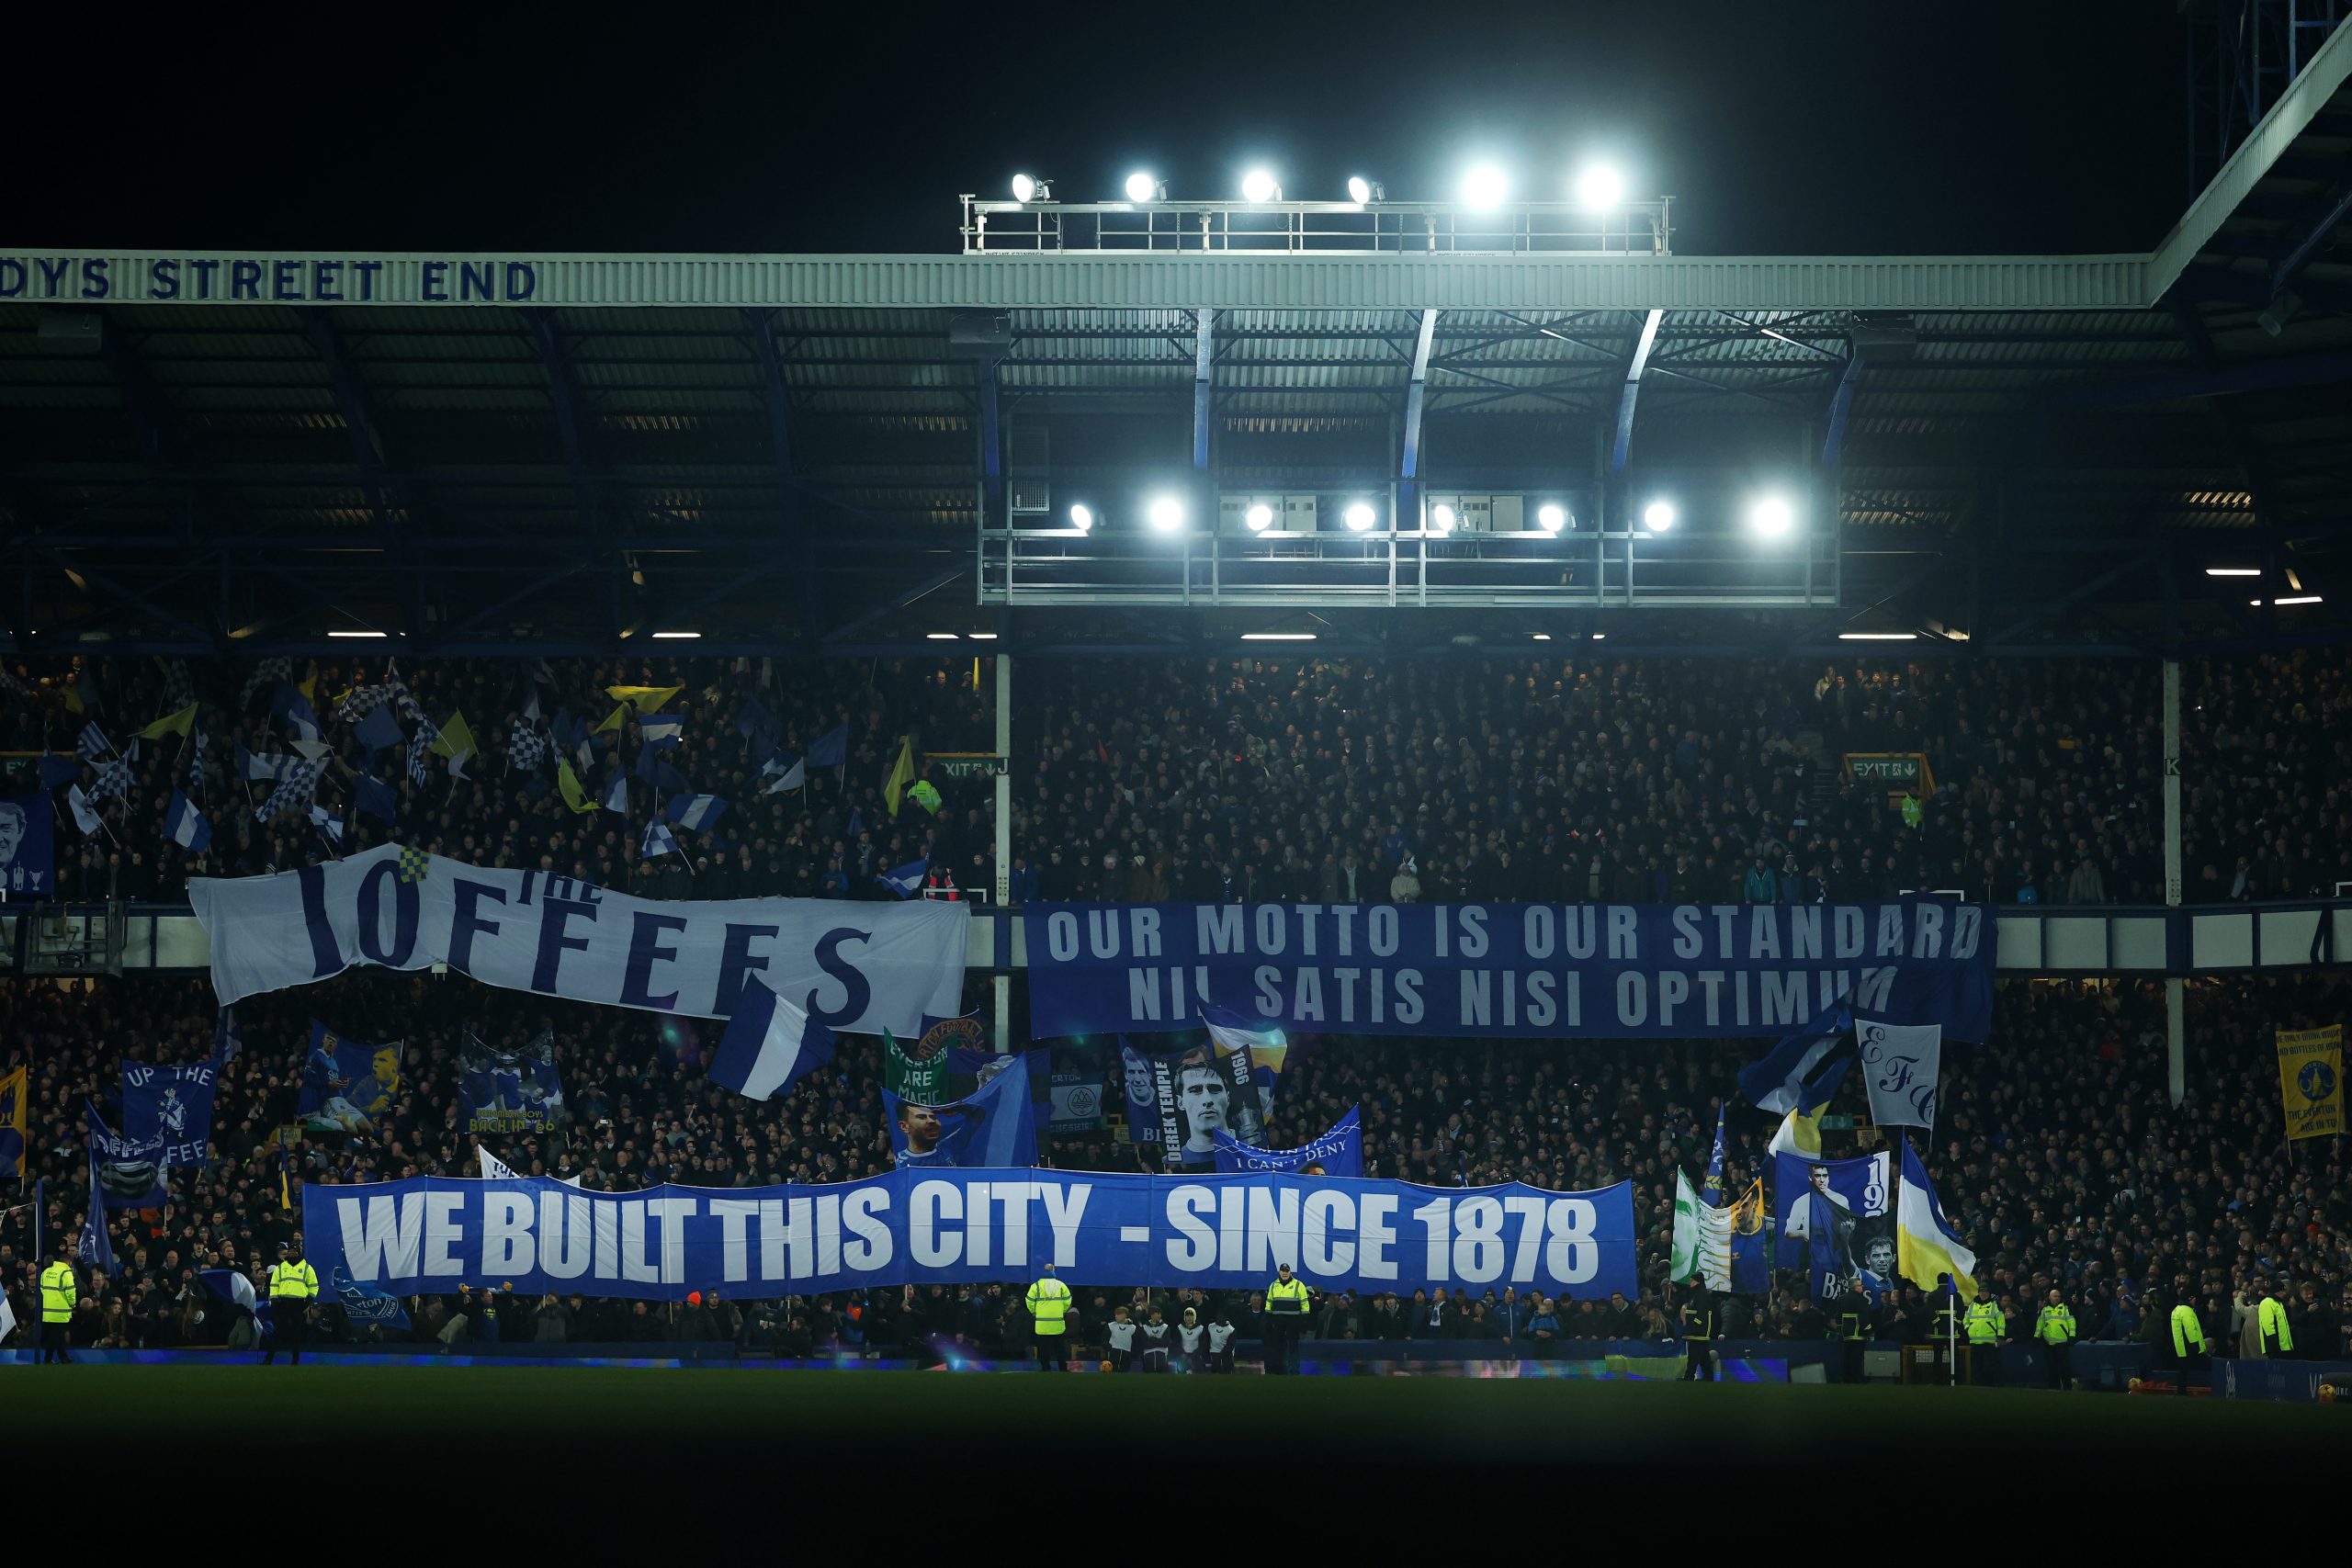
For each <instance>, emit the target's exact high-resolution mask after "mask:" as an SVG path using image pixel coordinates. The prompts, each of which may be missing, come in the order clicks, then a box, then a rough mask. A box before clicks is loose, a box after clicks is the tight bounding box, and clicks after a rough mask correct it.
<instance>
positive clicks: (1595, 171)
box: [1577, 164, 1625, 212]
mask: <svg viewBox="0 0 2352 1568" xmlns="http://www.w3.org/2000/svg"><path fill="white" fill-rule="evenodd" d="M1624 199H1625V180H1624V176H1623V175H1620V174H1619V173H1618V172H1617V171H1616V170H1614V169H1612V168H1611V167H1610V166H1609V165H1608V164H1587V165H1586V166H1585V170H1584V172H1583V173H1582V174H1580V175H1577V200H1578V201H1580V202H1582V203H1583V204H1584V205H1585V207H1586V208H1588V209H1590V210H1591V211H1594V212H1607V211H1609V210H1611V209H1613V208H1615V207H1616V206H1617V205H1618V203H1620V202H1622V201H1623V200H1624Z"/></svg>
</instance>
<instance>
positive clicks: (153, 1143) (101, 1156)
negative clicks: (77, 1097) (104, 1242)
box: [83, 1102, 170, 1209]
mask: <svg viewBox="0 0 2352 1568" xmlns="http://www.w3.org/2000/svg"><path fill="white" fill-rule="evenodd" d="M83 1110H84V1111H85V1112H86V1113H87V1114H88V1118H89V1120H88V1122H87V1124H86V1127H85V1131H86V1132H87V1134H88V1136H89V1142H90V1168H91V1169H92V1170H93V1171H94V1172H96V1190H97V1191H98V1192H99V1194H100V1195H102V1196H103V1197H104V1198H105V1200H106V1205H107V1208H109V1209H160V1208H162V1207H163V1206H164V1203H166V1202H167V1201H170V1200H169V1195H168V1193H167V1192H166V1191H165V1189H164V1163H163V1154H164V1144H163V1140H162V1139H161V1138H160V1137H156V1138H151V1139H149V1140H147V1141H145V1142H134V1141H132V1140H131V1139H130V1138H125V1137H120V1136H118V1135H117V1134H116V1133H115V1131H114V1129H112V1128H111V1127H108V1126H107V1124H106V1122H104V1121H103V1120H102V1119H101V1118H100V1117H99V1115H98V1108H97V1107H96V1106H95V1105H91V1104H88V1103H87V1102H85V1104H84V1105H83Z"/></svg>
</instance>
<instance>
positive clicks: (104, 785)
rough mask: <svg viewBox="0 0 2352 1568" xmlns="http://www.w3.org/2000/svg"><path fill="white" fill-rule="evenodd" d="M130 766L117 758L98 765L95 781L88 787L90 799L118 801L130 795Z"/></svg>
mask: <svg viewBox="0 0 2352 1568" xmlns="http://www.w3.org/2000/svg"><path fill="white" fill-rule="evenodd" d="M130 785H131V778H130V763H129V762H126V761H123V760H122V759H121V758H119V757H116V758H112V759H110V760H108V761H104V762H100V763H99V764H98V776H97V780H96V783H94V784H91V785H90V798H91V799H92V800H119V799H121V798H122V797H123V796H124V795H129V794H130ZM44 798H45V797H44Z"/></svg>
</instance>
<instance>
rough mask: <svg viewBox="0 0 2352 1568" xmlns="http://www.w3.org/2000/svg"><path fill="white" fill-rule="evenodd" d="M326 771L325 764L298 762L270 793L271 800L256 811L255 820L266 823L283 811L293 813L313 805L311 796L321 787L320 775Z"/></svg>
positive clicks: (307, 761) (304, 760) (302, 760)
mask: <svg viewBox="0 0 2352 1568" xmlns="http://www.w3.org/2000/svg"><path fill="white" fill-rule="evenodd" d="M325 769H326V764H324V763H323V762H314V761H309V760H307V759H301V760H297V761H296V762H295V763H294V765H293V766H292V767H291V768H288V770H287V771H286V776H285V777H284V778H283V779H281V780H279V781H278V784H277V788H276V789H274V790H271V791H270V792H269V798H268V799H267V800H265V801H263V802H262V803H261V805H260V806H258V807H254V820H255V821H256V822H266V821H268V820H269V819H270V818H273V817H275V816H277V814H278V813H279V812H281V811H292V810H295V809H297V808H298V807H307V806H309V805H310V804H311V795H312V794H313V793H315V792H316V791H317V789H318V787H319V774H320V773H323V772H324V771H325Z"/></svg>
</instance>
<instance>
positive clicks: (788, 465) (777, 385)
mask: <svg viewBox="0 0 2352 1568" xmlns="http://www.w3.org/2000/svg"><path fill="white" fill-rule="evenodd" d="M776 315H777V312H775V311H774V310H746V311H744V312H743V320H744V321H745V322H747V323H748V324H749V325H750V327H751V329H752V354H753V355H754V356H755V357H756V358H757V359H758V360H759V362H760V388H761V393H762V396H763V399H764V400H765V401H766V404H767V411H768V463H769V466H770V467H771V468H774V469H775V481H776V490H777V499H778V502H780V504H781V505H782V506H783V508H784V531H785V535H786V537H787V538H789V539H790V540H791V541H792V542H793V544H794V545H795V547H796V550H795V554H796V555H797V558H798V560H799V564H800V640H801V641H802V642H803V643H804V644H806V645H807V646H808V647H809V649H810V650H811V651H812V652H813V651H814V650H815V649H816V646H817V637H818V633H819V629H820V627H819V618H820V598H819V595H818V592H817V574H816V572H815V571H814V570H809V569H811V568H813V567H814V566H815V565H816V564H817V550H816V541H815V539H814V537H813V536H812V535H811V532H810V529H809V508H808V506H807V504H806V502H805V500H804V498H803V497H802V495H801V493H800V489H799V486H798V484H797V482H796V481H795V480H794V479H793V477H792V399H791V395H790V389H789V387H788V385H787V384H786V381H785V378H784V350H783V348H782V347H781V346H780V345H779V344H777V343H776V340H775V321H776ZM696 607H697V608H698V607H699V604H697V606H696Z"/></svg>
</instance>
